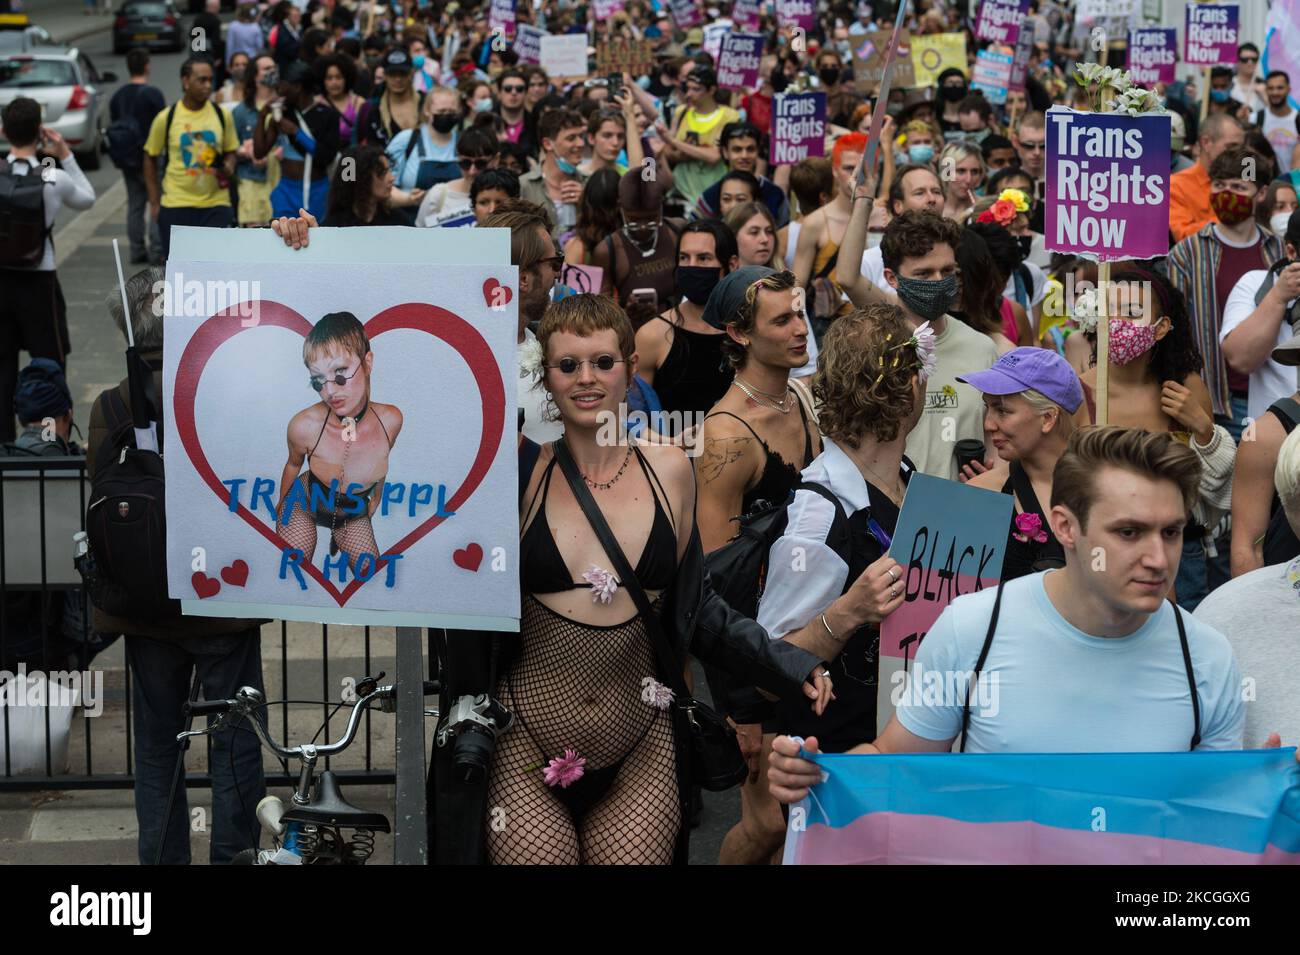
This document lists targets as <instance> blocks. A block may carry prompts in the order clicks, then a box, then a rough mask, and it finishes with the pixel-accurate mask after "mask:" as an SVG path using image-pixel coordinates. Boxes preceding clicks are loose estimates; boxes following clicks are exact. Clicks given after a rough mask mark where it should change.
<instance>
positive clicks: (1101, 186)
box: [1045, 106, 1172, 262]
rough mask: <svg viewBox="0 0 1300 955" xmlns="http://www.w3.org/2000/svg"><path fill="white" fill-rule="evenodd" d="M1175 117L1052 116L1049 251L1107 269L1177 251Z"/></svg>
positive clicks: (1058, 112)
mask: <svg viewBox="0 0 1300 955" xmlns="http://www.w3.org/2000/svg"><path fill="white" fill-rule="evenodd" d="M1171 132H1172V124H1171V123H1170V120H1169V115H1168V114H1167V113H1159V114H1143V115H1139V116H1126V115H1123V114H1119V113H1080V112H1076V111H1074V110H1071V109H1066V108H1065V107H1063V106H1053V107H1052V108H1051V109H1050V110H1048V111H1047V187H1048V189H1047V210H1046V221H1045V224H1046V230H1045V231H1046V238H1047V243H1046V244H1047V249H1048V251H1049V252H1068V253H1072V254H1076V255H1084V256H1086V257H1087V258H1092V259H1096V260H1097V261H1099V262H1108V261H1114V260H1116V259H1153V258H1156V257H1157V256H1162V255H1166V254H1167V253H1168V252H1169V149H1170V145H1169V139H1170V134H1171Z"/></svg>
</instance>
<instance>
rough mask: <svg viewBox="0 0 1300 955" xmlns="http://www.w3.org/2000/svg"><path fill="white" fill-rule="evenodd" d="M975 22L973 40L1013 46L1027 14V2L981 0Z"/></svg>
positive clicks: (1016, 0) (1018, 0)
mask: <svg viewBox="0 0 1300 955" xmlns="http://www.w3.org/2000/svg"><path fill="white" fill-rule="evenodd" d="M979 11H980V12H979V19H978V20H976V21H975V38H976V39H979V40H987V41H988V42H990V43H1000V44H1004V45H1006V46H1015V45H1016V38H1017V37H1018V36H1019V35H1020V24H1021V23H1022V22H1023V21H1024V19H1025V14H1026V13H1028V12H1029V0H983V2H982V3H981V4H980V5H979Z"/></svg>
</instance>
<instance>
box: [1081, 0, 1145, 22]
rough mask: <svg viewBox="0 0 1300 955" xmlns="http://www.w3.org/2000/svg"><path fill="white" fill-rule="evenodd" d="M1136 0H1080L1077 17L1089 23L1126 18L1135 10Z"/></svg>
mask: <svg viewBox="0 0 1300 955" xmlns="http://www.w3.org/2000/svg"><path fill="white" fill-rule="evenodd" d="M1137 8H1138V3H1137V0H1080V3H1079V18H1080V19H1081V20H1083V21H1085V22H1088V23H1091V22H1092V21H1095V20H1127V19H1128V18H1129V17H1131V16H1133V14H1134V13H1135V12H1137Z"/></svg>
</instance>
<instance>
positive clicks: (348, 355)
mask: <svg viewBox="0 0 1300 955" xmlns="http://www.w3.org/2000/svg"><path fill="white" fill-rule="evenodd" d="M302 360H303V364H305V365H306V366H307V371H308V373H309V374H310V378H309V382H310V384H311V387H312V389H313V390H314V391H315V392H316V393H317V395H319V396H320V400H319V401H317V402H315V403H314V404H312V405H310V406H309V407H307V408H304V409H303V410H302V411H299V412H298V413H297V414H296V415H294V416H293V418H291V419H290V421H289V428H288V436H287V437H288V445H289V458H288V460H287V461H286V462H285V465H284V472H283V474H282V475H281V477H280V501H279V503H278V504H277V506H276V533H278V534H279V535H280V538H281V539H282V540H283V541H284V542H285V543H286V544H288V545H289V546H290V547H295V548H297V549H298V550H300V551H302V552H303V554H304V555H305V557H306V559H308V560H310V559H311V558H312V555H313V554H314V553H315V551H316V539H317V530H316V529H317V528H318V527H323V528H326V529H327V530H328V532H329V536H330V554H331V555H334V554H337V553H338V552H339V551H342V552H343V554H344V556H345V559H346V560H347V564H348V567H349V569H351V570H353V571H354V572H355V570H356V564H357V560H358V559H359V557H360V556H361V555H362V554H373V555H376V556H378V554H379V553H380V551H379V547H378V545H377V544H376V542H375V532H374V528H373V527H372V526H371V516H372V515H373V514H374V512H375V508H376V507H378V505H379V500H380V497H381V496H382V493H381V489H382V486H383V483H384V478H385V476H386V475H387V474H388V454H389V452H390V451H391V450H392V448H393V445H394V444H395V443H396V441H397V436H398V435H399V434H400V433H401V431H402V412H401V411H399V410H398V409H397V408H396V407H395V406H394V405H385V404H380V403H379V402H372V401H371V400H370V375H371V371H372V369H373V367H374V360H375V355H374V352H372V351H371V350H370V342H369V340H368V339H367V338H366V332H365V329H364V328H363V327H362V325H361V322H360V320H359V319H358V318H357V317H356V316H355V315H353V314H352V313H351V312H331V313H330V314H329V315H326V316H325V317H324V318H322V319H321V320H320V321H319V322H317V323H316V324H315V325H314V326H313V327H312V330H311V331H310V332H308V333H307V337H306V339H305V340H304V341H303V346H302ZM304 459H305V460H306V461H307V470H305V471H302V470H301V469H302V464H303V460H304ZM295 485H296V486H297V488H296V490H295Z"/></svg>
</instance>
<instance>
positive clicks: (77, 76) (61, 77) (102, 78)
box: [0, 45, 117, 169]
mask: <svg viewBox="0 0 1300 955" xmlns="http://www.w3.org/2000/svg"><path fill="white" fill-rule="evenodd" d="M116 82H117V76H116V75H115V74H113V73H111V72H104V73H100V72H99V71H98V70H96V69H95V66H94V64H93V63H91V62H90V58H89V57H87V56H86V54H84V53H82V52H81V51H80V50H78V49H77V48H76V47H75V46H67V47H65V46H34V45H26V46H25V47H24V48H23V49H22V50H21V51H15V50H13V49H11V48H8V47H6V46H3V45H0V107H3V106H5V105H6V104H8V103H9V102H10V101H12V100H15V99H17V98H18V97H20V96H28V97H30V98H32V99H34V100H36V102H38V103H40V104H41V115H42V122H43V123H44V124H45V125H46V126H49V127H51V128H53V129H54V130H55V131H56V132H57V133H58V134H59V135H60V136H62V137H63V138H64V139H66V140H67V141H68V145H69V146H71V147H72V151H73V152H74V153H76V154H77V163H78V165H80V166H81V168H82V169H98V168H99V152H100V144H101V142H102V141H103V138H104V126H105V122H104V121H105V118H106V116H107V113H108V90H107V86H108V85H109V84H111V83H116ZM8 151H9V143H8V142H7V141H6V140H5V139H4V137H3V136H2V135H0V152H5V153H7V152H8Z"/></svg>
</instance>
